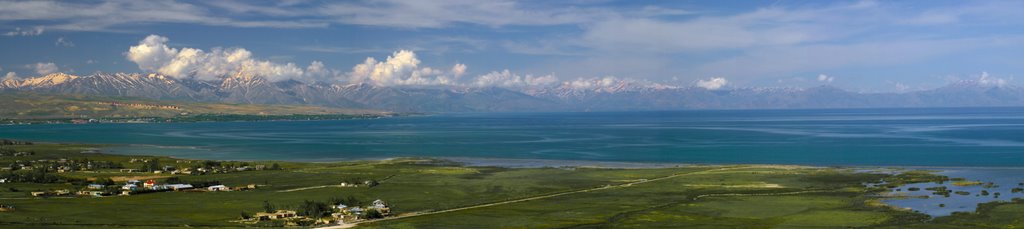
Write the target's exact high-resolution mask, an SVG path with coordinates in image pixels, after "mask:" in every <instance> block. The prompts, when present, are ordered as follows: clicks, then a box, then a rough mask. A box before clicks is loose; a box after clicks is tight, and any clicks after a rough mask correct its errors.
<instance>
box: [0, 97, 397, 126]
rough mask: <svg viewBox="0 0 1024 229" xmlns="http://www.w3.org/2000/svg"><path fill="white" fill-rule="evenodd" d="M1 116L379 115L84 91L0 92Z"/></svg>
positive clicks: (288, 106)
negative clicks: (72, 92)
mask: <svg viewBox="0 0 1024 229" xmlns="http://www.w3.org/2000/svg"><path fill="white" fill-rule="evenodd" d="M112 102H117V103H121V104H143V105H152V106H175V107H177V109H168V108H160V107H150V106H142V107H136V106H114V105H111V103H112ZM0 107H3V109H0V119H12V120H25V119H70V118H140V117H147V118H152V117H156V118H188V117H193V118H194V119H197V120H198V121H216V120H214V119H210V118H207V119H210V120H205V119H203V117H198V118H195V117H194V116H196V115H203V114H206V115H211V114H215V115H264V116H284V115H297V114H298V115H379V114H382V112H380V111H374V110H364V109H343V108H330V107H318V106H306V105H262V104H227V103H198V102H185V101H171V100H153V99H142V98H128V97H103V96H87V95H50V94H38V93H30V92H3V93H0Z"/></svg>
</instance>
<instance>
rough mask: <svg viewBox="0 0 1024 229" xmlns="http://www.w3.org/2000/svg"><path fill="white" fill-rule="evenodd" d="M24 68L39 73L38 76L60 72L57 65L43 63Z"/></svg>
mask: <svg viewBox="0 0 1024 229" xmlns="http://www.w3.org/2000/svg"><path fill="white" fill-rule="evenodd" d="M26 67H28V68H31V69H32V70H33V71H35V72H36V73H39V75H46V74H50V73H54V72H57V71H59V70H60V69H59V68H57V64H54V63H43V62H39V63H35V64H30V65H28V66H26Z"/></svg>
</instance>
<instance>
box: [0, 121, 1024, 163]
mask: <svg viewBox="0 0 1024 229" xmlns="http://www.w3.org/2000/svg"><path fill="white" fill-rule="evenodd" d="M0 138H14V139H24V140H31V141H46V142H81V143H107V144H120V145H122V146H118V147H112V148H108V149H106V150H105V151H107V152H113V153H121V154H155V155H168V156H176V157H186V158H197V159H227V160H271V159H272V160H292V161H337V160H352V159H378V158H390V157H459V158H507V159H544V160H585V161H614V162H662V163H713V164H724V163H767V164H801V165H871V166H890V165H891V166H977V167H1020V166H1022V165H1024V108H929V109H835V110H828V109H824V110H703V111H661V112H654V111H652V112H592V113H486V114H439V115H428V116H407V117H394V118H382V119H358V120H336V121H281V122H204V123H148V124H86V125H70V124H58V125H8V126H0Z"/></svg>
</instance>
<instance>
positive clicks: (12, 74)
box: [0, 72, 20, 81]
mask: <svg viewBox="0 0 1024 229" xmlns="http://www.w3.org/2000/svg"><path fill="white" fill-rule="evenodd" d="M18 79H20V78H18V73H15V72H7V74H6V75H4V78H3V79H2V80H0V81H7V80H18Z"/></svg>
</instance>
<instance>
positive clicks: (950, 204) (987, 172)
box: [882, 168, 1024, 216]
mask: <svg viewBox="0 0 1024 229" xmlns="http://www.w3.org/2000/svg"><path fill="white" fill-rule="evenodd" d="M936 169H941V171H940V172H938V174H942V175H946V176H949V177H953V178H964V179H966V180H968V181H980V182H984V183H988V182H991V183H992V184H993V186H989V187H986V186H984V185H972V186H956V185H953V184H952V182H944V183H941V184H940V183H934V182H933V183H915V184H907V185H903V186H900V187H897V188H895V189H893V190H891V191H892V194H894V195H897V196H903V197H906V198H891V199H885V200H883V201H882V202H884V203H886V204H889V205H892V206H897V207H902V208H910V209H914V210H915V211H918V212H921V213H925V214H928V215H931V216H946V215H950V214H953V212H974V211H975V209H977V207H978V204H980V203H987V202H992V201H1010V200H1011V199H1013V198H1024V193H1021V192H1017V193H1014V192H1013V191H1012V190H1013V188H1024V185H1022V184H1024V169H1022V168H970V169H956V168H936ZM940 186H945V187H947V188H948V189H949V190H952V191H953V192H957V191H961V192H966V193H961V194H956V193H953V194H950V195H949V196H948V197H947V196H944V195H936V194H934V193H933V191H929V190H925V189H926V188H930V187H940ZM912 187H914V188H918V189H919V190H916V191H910V190H909V189H910V188H912ZM897 190H899V191H897ZM982 190H985V191H988V192H989V195H982V194H981V193H982ZM996 193H999V194H1000V195H995V194H996Z"/></svg>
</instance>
